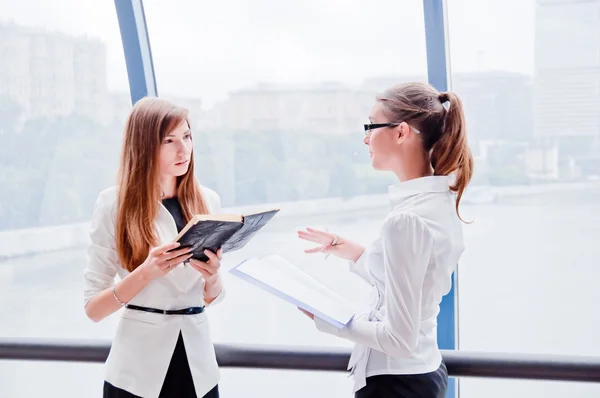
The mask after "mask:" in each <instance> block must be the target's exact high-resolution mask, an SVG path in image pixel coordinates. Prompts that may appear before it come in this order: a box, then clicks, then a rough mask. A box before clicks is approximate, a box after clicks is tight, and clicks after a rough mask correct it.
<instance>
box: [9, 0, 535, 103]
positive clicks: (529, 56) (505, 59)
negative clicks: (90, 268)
mask: <svg viewBox="0 0 600 398" xmlns="http://www.w3.org/2000/svg"><path fill="white" fill-rule="evenodd" d="M448 4H449V7H448V21H449V27H450V61H451V70H452V71H453V72H473V71H488V70H507V71H514V72H522V73H527V74H531V73H533V48H534V23H535V15H534V13H535V2H534V0H502V1H499V0H448ZM144 7H145V13H146V20H147V23H148V29H149V35H150V42H151V48H152V54H153V58H154V66H155V72H156V79H157V85H158V89H159V93H160V94H168V95H177V96H194V97H201V98H203V100H205V101H206V102H207V103H209V104H210V103H213V102H214V101H218V100H220V99H223V98H225V97H226V95H227V93H229V92H231V91H234V90H238V89H242V88H245V87H251V86H253V85H255V84H257V83H259V82H273V83H293V84H303V83H315V82H320V81H331V80H334V81H341V82H344V83H348V84H358V83H360V82H361V81H362V80H363V79H365V78H372V77H382V76H397V75H425V74H426V70H427V69H426V55H425V35H424V22H423V2H422V1H421V0H301V1H299V0H298V1H287V2H282V1H277V0H253V1H247V0H222V1H219V2H216V1H212V2H208V1H199V0H170V1H164V0H146V1H144ZM0 10H2V12H1V13H0V21H3V22H6V21H9V20H13V21H14V22H15V23H17V24H20V25H26V26H33V27H43V28H46V29H50V30H55V31H60V32H64V33H67V34H72V35H81V36H89V37H95V38H98V39H100V40H102V41H103V42H105V43H106V46H107V56H108V59H107V63H108V86H109V89H110V90H113V91H126V90H127V74H126V70H125V61H124V56H123V50H122V45H121V38H120V33H119V27H118V24H117V19H116V15H115V7H114V1H109V0H100V1H99V0H53V1H51V2H49V1H45V0H19V1H18V2H17V1H14V0H0ZM32 10H33V12H32Z"/></svg>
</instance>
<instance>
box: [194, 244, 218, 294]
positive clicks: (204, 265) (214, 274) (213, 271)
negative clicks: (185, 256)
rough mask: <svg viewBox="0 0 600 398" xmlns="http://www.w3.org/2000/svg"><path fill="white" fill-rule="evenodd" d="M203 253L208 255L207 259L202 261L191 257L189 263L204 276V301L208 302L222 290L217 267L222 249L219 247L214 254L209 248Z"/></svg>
mask: <svg viewBox="0 0 600 398" xmlns="http://www.w3.org/2000/svg"><path fill="white" fill-rule="evenodd" d="M204 254H206V256H207V257H208V261H206V262H204V261H199V260H196V259H194V258H192V259H190V265H191V266H192V267H194V269H195V270H196V271H198V272H200V273H201V274H202V277H203V278H204V301H206V303H207V304H210V303H211V302H212V301H213V300H214V299H215V298H217V297H218V296H219V295H220V294H221V291H222V290H223V283H222V282H221V279H220V278H219V268H221V258H222V257H223V251H222V250H221V249H219V250H217V253H216V254H215V253H213V252H211V251H209V250H205V251H204Z"/></svg>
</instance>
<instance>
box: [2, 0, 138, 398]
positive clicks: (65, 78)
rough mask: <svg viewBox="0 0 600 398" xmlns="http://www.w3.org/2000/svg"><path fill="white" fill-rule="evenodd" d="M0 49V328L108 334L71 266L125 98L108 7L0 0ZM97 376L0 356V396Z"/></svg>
mask: <svg viewBox="0 0 600 398" xmlns="http://www.w3.org/2000/svg"><path fill="white" fill-rule="evenodd" d="M0 48H1V49H2V50H1V52H2V54H3V56H2V57H1V58H0V81H2V82H3V84H1V85H0V136H1V137H2V144H1V145H0V197H2V200H0V296H1V297H2V300H0V313H2V314H3V321H2V322H0V336H2V337H42V338H84V339H93V338H104V339H109V338H111V336H112V335H113V331H114V325H115V324H116V322H115V321H116V319H109V320H107V322H105V323H103V324H101V325H95V324H93V323H92V322H90V321H89V320H88V319H87V317H86V316H85V314H84V312H83V308H82V303H83V301H82V272H83V267H84V266H85V255H84V253H85V247H84V245H85V244H86V243H87V236H88V235H87V233H88V231H87V222H88V221H89V219H90V216H91V213H92V209H93V206H94V202H95V200H96V198H97V196H98V193H99V191H100V190H101V189H104V188H106V187H108V186H110V185H111V184H113V183H114V181H115V172H116V167H117V161H118V156H119V147H120V144H121V134H122V131H123V121H124V116H125V115H126V113H127V111H128V110H129V107H130V106H131V104H130V103H127V102H121V101H120V100H119V99H120V98H121V96H122V95H124V94H125V95H128V92H129V86H128V80H127V72H126V68H125V60H124V57H123V47H122V44H121V37H120V33H119V28H118V25H117V18H116V16H115V7H114V4H113V3H112V2H97V1H93V0H83V1H82V0H60V1H57V2H52V3H48V2H45V1H42V0H23V1H20V2H11V3H5V4H4V6H3V7H2V19H1V20H0ZM96 82H97V83H96ZM103 109H110V112H107V113H104V112H103V111H102V110H103ZM32 374H34V375H36V379H35V380H33V382H32V379H31V375H32ZM67 374H69V375H70V376H71V377H70V380H71V381H73V380H81V382H75V383H65V381H66V379H65V377H68V376H66V375H67ZM92 379H93V380H96V382H91V380H92ZM86 380H87V381H86ZM98 380H102V367H101V366H99V365H87V366H74V365H67V364H59V365H56V364H54V365H52V366H50V367H48V365H47V364H46V365H44V364H42V363H33V362H20V361H19V362H10V361H4V362H0V396H3V397H17V396H23V397H34V396H42V395H44V394H46V393H47V391H58V390H59V389H63V388H66V389H67V390H66V391H65V395H69V396H77V397H83V396H90V392H91V391H92V390H93V389H98V388H100V387H93V389H92V388H91V387H90V386H92V385H93V386H101V384H98Z"/></svg>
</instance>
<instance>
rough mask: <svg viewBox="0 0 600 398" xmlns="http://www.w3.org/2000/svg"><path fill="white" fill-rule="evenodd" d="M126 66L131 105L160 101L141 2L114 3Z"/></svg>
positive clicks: (121, 1) (123, 0)
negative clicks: (144, 98) (142, 99)
mask: <svg viewBox="0 0 600 398" xmlns="http://www.w3.org/2000/svg"><path fill="white" fill-rule="evenodd" d="M115 8H116V11H117V19H118V21H119V29H120V31H121V41H122V43H123V52H124V54H125V64H126V65H127V76H128V78H129V91H130V93H131V103H132V104H135V103H136V102H137V101H139V100H140V99H141V98H143V97H146V96H149V97H157V96H158V89H157V87H156V75H155V73H154V62H153V60H152V50H151V48H150V39H149V35H148V25H147V24H146V15H145V13H144V4H143V2H142V0H115Z"/></svg>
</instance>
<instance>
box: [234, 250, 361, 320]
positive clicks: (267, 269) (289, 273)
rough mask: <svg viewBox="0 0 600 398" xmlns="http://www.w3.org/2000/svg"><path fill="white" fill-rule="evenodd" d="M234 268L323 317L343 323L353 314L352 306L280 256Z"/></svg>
mask: <svg viewBox="0 0 600 398" xmlns="http://www.w3.org/2000/svg"><path fill="white" fill-rule="evenodd" d="M235 269H236V270H237V273H242V274H245V275H247V276H249V277H250V278H252V279H254V280H255V281H258V282H260V283H262V284H265V285H266V286H268V287H270V288H271V289H268V291H270V292H271V293H273V294H276V295H277V296H279V297H281V298H283V299H284V300H286V301H289V302H291V303H292V304H294V305H297V306H300V307H301V308H304V309H307V308H312V309H314V310H316V311H318V312H320V313H321V314H322V315H324V317H323V316H321V317H322V318H323V319H325V320H328V319H326V318H331V319H332V320H334V321H336V322H339V323H341V324H342V325H344V324H346V323H347V322H348V321H349V320H350V319H351V318H352V316H353V315H354V308H353V306H352V305H351V303H350V302H349V301H347V300H346V299H344V298H343V297H342V296H340V295H338V294H337V293H335V292H334V291H332V290H331V289H329V288H328V287H327V286H325V285H323V284H322V283H321V282H319V281H317V280H316V279H314V278H313V277H311V276H310V275H308V274H306V273H305V272H304V271H302V270H301V269H299V268H298V267H296V266H295V265H293V264H292V263H290V262H288V261H287V260H286V259H284V258H283V257H281V256H278V255H270V256H265V257H261V258H256V259H250V260H247V261H245V262H243V263H242V264H240V265H238V266H237V267H236V268H235ZM234 273H235V272H234ZM238 276H240V275H238ZM247 280H249V281H250V282H253V281H252V280H250V279H247ZM259 287H261V286H259ZM278 293H279V294H278ZM285 296H288V297H285ZM315 315H317V316H318V315H319V314H317V313H315Z"/></svg>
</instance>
